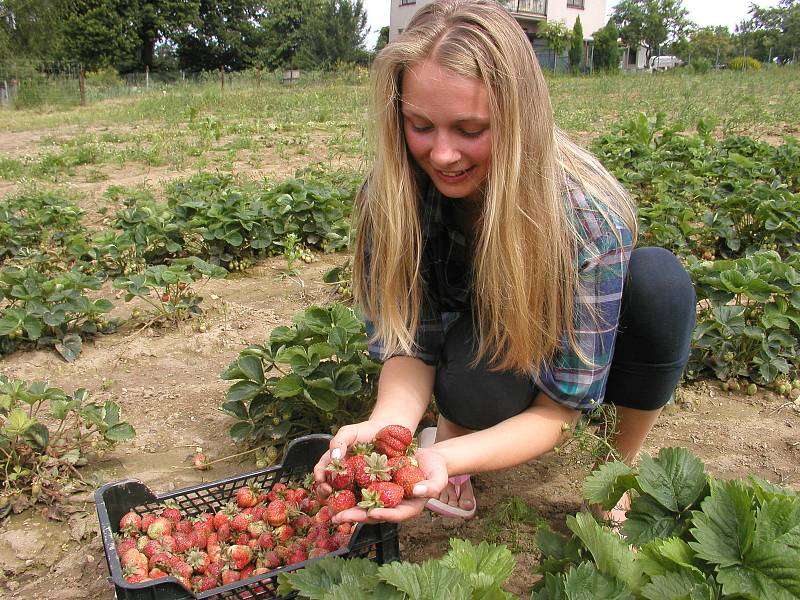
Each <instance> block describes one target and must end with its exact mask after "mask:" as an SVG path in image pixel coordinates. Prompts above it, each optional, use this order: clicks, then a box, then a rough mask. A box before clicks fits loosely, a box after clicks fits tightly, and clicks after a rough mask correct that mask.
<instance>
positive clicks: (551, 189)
mask: <svg viewBox="0 0 800 600" xmlns="http://www.w3.org/2000/svg"><path fill="white" fill-rule="evenodd" d="M426 60H432V61H434V62H436V63H437V64H439V65H441V66H442V67H444V68H447V69H449V70H451V71H453V72H454V73H456V74H458V75H461V76H465V77H472V78H477V79H480V80H481V81H482V82H483V83H484V85H485V86H486V89H487V92H488V100H489V109H490V115H491V116H490V129H491V132H492V154H491V167H490V172H489V175H488V179H487V185H486V188H485V189H486V192H485V200H484V203H483V206H482V211H481V213H482V214H481V218H480V221H479V224H478V231H477V240H476V245H475V264H474V281H473V306H474V308H475V315H476V319H477V326H478V331H479V343H478V355H477V358H476V360H477V359H478V358H486V359H487V360H488V362H489V363H490V364H491V365H492V367H493V368H494V369H496V370H504V371H505V370H513V371H517V372H525V373H535V370H536V369H538V367H539V366H540V365H541V364H542V363H543V362H546V361H548V360H550V359H552V357H553V355H554V353H555V352H556V351H557V349H558V348H559V347H560V346H561V342H562V340H563V339H564V336H565V335H566V338H567V339H568V340H569V341H570V343H571V344H572V346H573V347H574V348H576V349H578V346H577V343H576V341H575V324H574V323H573V307H574V301H575V294H576V291H577V285H578V272H577V265H576V253H577V249H578V247H579V243H580V238H579V235H578V233H577V231H576V230H575V225H574V222H573V221H574V215H573V213H572V207H571V205H570V202H569V201H567V200H565V198H566V197H567V194H568V193H569V192H570V190H569V188H568V186H570V185H575V186H576V187H577V188H578V189H580V190H581V191H582V192H583V193H585V194H586V195H587V197H589V198H591V199H593V201H594V204H595V206H594V208H596V209H597V210H599V211H600V212H601V213H602V215H603V217H604V218H605V219H606V220H608V221H609V222H610V220H611V215H612V213H613V214H615V215H617V216H618V217H619V218H621V219H622V220H623V221H624V222H625V224H626V225H627V227H628V228H629V229H630V230H631V232H632V233H633V235H634V236H635V231H636V213H635V208H634V206H633V204H632V202H631V200H630V198H629V196H628V195H627V194H626V192H625V191H624V189H623V188H622V187H621V186H620V184H619V183H618V182H617V181H616V180H615V179H614V178H613V177H612V176H611V175H610V174H609V173H608V172H607V171H606V170H605V169H604V168H603V167H602V166H601V165H600V163H599V162H598V161H597V160H596V159H595V158H594V157H593V156H592V155H591V154H590V153H588V152H586V151H585V150H583V149H581V148H580V147H578V146H577V145H576V144H575V143H573V142H572V141H570V139H569V138H568V137H567V135H566V134H564V133H563V132H562V131H561V130H559V129H558V128H557V127H556V126H555V123H554V121H553V111H552V106H551V104H550V96H549V92H548V89H547V85H546V83H545V80H544V78H543V76H542V72H541V70H540V68H539V64H538V61H537V60H536V57H535V55H534V52H533V48H532V46H531V44H530V42H529V41H528V39H527V37H526V36H525V33H524V32H523V31H522V29H521V28H520V27H519V25H518V24H517V23H516V21H515V20H514V19H513V18H512V17H511V15H510V14H509V13H508V12H507V11H506V10H505V9H504V8H502V7H501V6H500V5H499V4H497V2H495V1H494V0H439V1H436V2H433V3H432V4H429V5H427V6H425V7H423V8H421V9H420V10H419V11H418V12H417V13H416V15H415V16H414V18H413V19H412V21H411V23H410V24H409V26H408V28H407V29H406V30H405V32H404V33H403V34H402V35H401V36H400V37H399V38H398V39H397V40H395V41H392V42H391V43H389V44H388V45H386V46H385V48H384V49H383V50H382V51H381V53H380V55H379V56H378V57H377V58H376V60H375V63H374V65H373V75H372V82H373V87H372V105H371V110H372V112H373V115H374V117H375V119H374V121H375V124H374V127H375V130H374V131H373V137H374V140H373V141H374V148H375V156H374V163H373V167H372V171H371V173H370V175H369V177H368V179H367V182H366V183H365V185H364V186H363V187H362V189H361V192H360V194H359V197H358V199H357V202H356V224H357V238H356V249H355V260H354V273H353V281H354V289H355V297H356V300H357V302H358V303H359V304H360V306H361V308H362V310H363V311H364V313H365V314H366V315H367V316H368V317H369V318H370V319H371V320H372V321H373V322H374V324H375V333H374V335H375V337H376V338H378V339H380V340H381V341H382V343H383V346H384V349H385V352H386V355H387V356H389V355H392V354H397V353H400V354H411V353H413V352H414V333H415V331H416V329H417V326H418V325H419V321H420V307H421V305H422V301H423V292H422V289H423V282H422V277H421V273H420V260H421V254H422V246H423V235H422V230H421V223H420V215H419V212H420V211H419V202H420V198H419V194H420V189H419V187H420V184H419V182H418V180H417V177H418V174H417V173H418V172H417V170H416V169H415V165H414V163H413V159H412V158H410V156H409V154H408V151H407V148H406V143H405V139H404V135H403V121H402V115H401V112H400V102H401V87H400V84H401V81H402V76H403V73H404V71H405V69H408V68H409V67H411V66H413V65H415V64H421V63H422V62H424V61H426ZM612 230H613V231H615V232H616V228H614V227H612ZM367 249H368V251H369V252H368V253H369V256H366V255H365V250H367Z"/></svg>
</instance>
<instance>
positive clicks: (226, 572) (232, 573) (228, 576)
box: [222, 569, 241, 585]
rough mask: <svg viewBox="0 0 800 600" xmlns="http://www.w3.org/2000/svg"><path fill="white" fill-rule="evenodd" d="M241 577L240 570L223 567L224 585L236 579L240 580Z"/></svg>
mask: <svg viewBox="0 0 800 600" xmlns="http://www.w3.org/2000/svg"><path fill="white" fill-rule="evenodd" d="M240 578H241V575H240V574H239V571H236V570H234V569H223V571H222V585H228V584H229V583H233V582H234V581H239V579H240Z"/></svg>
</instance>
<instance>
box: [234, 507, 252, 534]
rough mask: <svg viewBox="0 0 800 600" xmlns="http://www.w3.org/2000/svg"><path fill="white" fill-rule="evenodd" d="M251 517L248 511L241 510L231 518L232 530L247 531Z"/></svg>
mask: <svg viewBox="0 0 800 600" xmlns="http://www.w3.org/2000/svg"><path fill="white" fill-rule="evenodd" d="M252 520H253V517H252V516H251V515H250V514H249V513H244V512H241V513H239V514H238V515H236V516H235V517H233V519H231V529H232V530H234V531H239V532H241V531H247V527H248V525H250V523H251V522H252Z"/></svg>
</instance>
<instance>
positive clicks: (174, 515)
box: [161, 500, 183, 524]
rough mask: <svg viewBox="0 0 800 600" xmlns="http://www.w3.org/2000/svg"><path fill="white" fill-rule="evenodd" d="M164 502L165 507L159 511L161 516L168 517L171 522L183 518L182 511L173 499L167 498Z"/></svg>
mask: <svg viewBox="0 0 800 600" xmlns="http://www.w3.org/2000/svg"><path fill="white" fill-rule="evenodd" d="M164 504H165V506H166V508H164V510H162V511H161V516H162V517H164V518H165V519H169V520H170V521H172V523H173V524H174V523H177V522H178V521H180V520H181V519H183V513H181V510H180V509H179V508H178V505H177V504H176V503H175V501H174V500H168V501H167V502H165V503H164Z"/></svg>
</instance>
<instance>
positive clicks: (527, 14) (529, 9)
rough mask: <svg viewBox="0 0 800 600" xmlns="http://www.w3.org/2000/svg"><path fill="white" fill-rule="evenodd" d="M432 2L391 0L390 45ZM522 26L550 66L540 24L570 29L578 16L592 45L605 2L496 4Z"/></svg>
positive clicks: (508, 0) (512, 0) (514, 0)
mask: <svg viewBox="0 0 800 600" xmlns="http://www.w3.org/2000/svg"><path fill="white" fill-rule="evenodd" d="M432 1H433V0H391V2H392V7H391V12H390V16H389V41H391V40H393V39H394V38H396V37H397V36H398V35H400V34H401V33H403V30H404V29H405V28H406V27H407V26H408V23H409V21H411V17H412V16H414V13H415V12H416V11H417V10H418V9H419V8H421V7H422V6H425V5H426V4H430V3H431V2H432ZM499 1H500V4H502V5H504V6H505V7H506V8H507V9H508V10H509V12H510V13H511V14H512V15H513V16H514V18H515V19H516V20H517V22H518V23H519V24H520V25H521V26H522V28H523V29H524V30H525V32H526V33H527V34H528V38H529V39H530V40H531V44H533V47H534V48H535V49H536V53H537V55H538V56H539V61H540V62H541V63H542V64H543V65H546V64H550V65H552V61H553V59H552V53H551V52H550V51H549V49H548V47H547V43H546V42H545V41H544V40H541V39H538V38H537V37H536V31H537V29H538V27H539V23H541V22H543V21H561V22H563V23H564V24H565V25H566V26H567V27H569V28H570V29H572V27H573V26H574V25H575V19H576V18H577V17H578V15H580V17H581V25H582V26H583V35H584V38H585V39H586V41H587V43H591V40H592V36H593V35H594V32H595V31H597V30H598V29H600V28H601V27H603V26H604V25H605V24H606V20H607V19H606V0H499Z"/></svg>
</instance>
